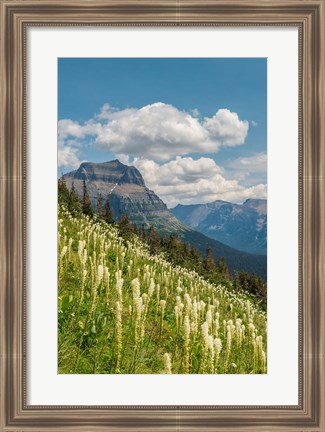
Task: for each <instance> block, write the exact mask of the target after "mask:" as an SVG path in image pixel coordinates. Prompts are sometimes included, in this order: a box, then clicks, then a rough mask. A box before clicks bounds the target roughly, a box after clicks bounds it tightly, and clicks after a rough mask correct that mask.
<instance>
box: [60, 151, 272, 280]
mask: <svg viewBox="0 0 325 432" xmlns="http://www.w3.org/2000/svg"><path fill="white" fill-rule="evenodd" d="M64 178H65V181H66V184H67V187H68V188H69V189H70V188H71V186H72V183H74V186H75V188H76V191H77V193H78V194H79V195H80V196H82V186H83V180H86V184H87V190H88V194H89V196H90V199H91V202H92V205H93V208H94V209H95V210H96V202H97V197H98V194H99V193H101V194H102V196H103V200H104V203H105V201H106V199H107V197H109V200H110V205H111V208H112V210H113V213H114V217H115V218H116V219H117V218H118V217H119V215H123V214H128V216H129V218H130V219H131V220H132V221H133V222H135V223H136V224H137V225H139V226H141V225H144V226H145V227H149V226H153V227H154V228H155V229H157V231H159V232H160V233H161V234H165V235H166V234H171V233H177V234H178V236H179V237H180V239H182V240H183V241H187V242H189V243H190V244H191V245H192V246H196V247H197V248H198V249H199V250H200V252H201V253H202V254H203V255H204V253H205V250H206V247H207V245H209V246H210V247H211V249H212V252H213V255H214V257H215V259H218V258H219V257H220V256H223V257H224V258H225V259H226V261H227V264H228V266H229V268H230V269H231V270H232V271H235V270H239V271H241V270H244V271H248V272H250V273H256V274H258V275H259V276H261V277H263V278H264V279H266V257H265V256H261V255H252V254H249V253H246V252H242V251H239V250H236V249H234V248H231V247H229V246H227V245H225V244H223V243H222V242H220V241H218V240H215V239H213V238H209V237H207V236H206V235H204V234H202V233H200V232H198V231H196V230H194V229H193V228H191V227H189V226H187V225H186V224H185V223H183V222H182V221H180V220H179V219H178V218H177V217H176V216H175V215H174V214H173V213H172V212H171V211H170V210H169V209H168V208H167V206H166V204H165V203H164V202H163V201H162V200H161V199H160V198H159V197H158V196H157V195H156V194H155V193H154V192H153V191H151V190H149V189H148V188H147V187H146V185H145V183H144V180H143V177H142V175H141V174H140V172H139V171H138V170H137V169H136V168H135V167H133V166H127V165H124V164H122V163H121V162H120V161H118V160H117V159H116V160H113V161H109V162H104V163H92V162H84V163H82V164H81V165H80V167H79V168H78V169H77V170H75V171H71V172H69V173H67V174H64Z"/></svg>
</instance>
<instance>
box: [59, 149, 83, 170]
mask: <svg viewBox="0 0 325 432" xmlns="http://www.w3.org/2000/svg"><path fill="white" fill-rule="evenodd" d="M80 163H81V161H80V159H79V156H78V148H74V147H70V146H68V145H67V146H65V147H61V148H60V147H59V148H58V166H59V167H60V168H72V169H75V168H78V167H79V165H80Z"/></svg>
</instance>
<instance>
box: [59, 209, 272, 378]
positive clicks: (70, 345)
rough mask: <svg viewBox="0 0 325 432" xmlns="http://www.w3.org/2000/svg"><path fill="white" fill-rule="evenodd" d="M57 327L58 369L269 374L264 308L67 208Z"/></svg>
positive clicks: (62, 214) (62, 233) (61, 242)
mask: <svg viewBox="0 0 325 432" xmlns="http://www.w3.org/2000/svg"><path fill="white" fill-rule="evenodd" d="M83 242H84V243H83ZM132 281H133V282H132ZM138 283H139V287H138V286H137V284H138ZM137 289H139V292H138V291H137ZM175 307H176V309H175ZM58 321H59V340H58V343H59V373H164V372H165V373H166V372H168V369H169V367H168V361H167V363H166V362H165V363H164V361H163V359H164V355H165V354H166V353H167V354H168V355H169V358H170V360H171V372H172V373H264V372H266V363H265V352H266V318H265V314H264V312H263V311H261V310H260V309H259V307H258V306H257V305H256V304H254V303H253V302H251V301H249V300H247V298H245V296H244V295H243V294H235V293H233V292H230V291H227V290H226V289H225V288H224V287H221V286H218V287H216V286H214V285H211V284H209V283H207V282H206V281H204V280H203V279H202V278H201V277H199V276H198V275H197V274H196V273H194V272H190V271H187V270H186V269H182V268H179V267H175V266H173V265H171V264H170V263H168V262H166V261H165V260H164V259H163V258H162V257H152V256H150V255H149V253H148V251H147V248H146V247H145V246H144V245H142V244H141V243H140V242H138V241H137V240H135V241H133V242H125V241H124V240H123V239H121V238H119V236H118V232H117V230H116V228H114V227H111V226H109V225H106V224H105V223H102V222H101V223H99V222H98V223H96V222H94V221H90V220H88V219H87V218H86V217H84V216H82V217H80V218H78V219H76V218H73V217H72V216H71V215H70V214H69V213H68V212H67V211H66V210H65V209H64V208H62V207H60V214H59V311H58ZM202 325H203V327H202ZM165 360H166V356H165Z"/></svg>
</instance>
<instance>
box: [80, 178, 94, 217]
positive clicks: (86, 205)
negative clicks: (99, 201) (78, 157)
mask: <svg viewBox="0 0 325 432" xmlns="http://www.w3.org/2000/svg"><path fill="white" fill-rule="evenodd" d="M82 190H83V195H82V212H83V213H84V214H85V215H88V216H93V215H94V211H93V208H92V205H91V201H90V198H89V195H88V191H87V185H86V180H83V181H82Z"/></svg>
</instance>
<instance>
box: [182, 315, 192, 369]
mask: <svg viewBox="0 0 325 432" xmlns="http://www.w3.org/2000/svg"><path fill="white" fill-rule="evenodd" d="M183 334H184V359H183V370H184V373H186V374H188V373H189V370H190V351H189V345H190V334H191V326H190V319H189V317H188V315H186V316H185V318H184V325H183Z"/></svg>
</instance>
